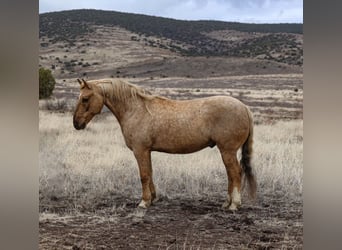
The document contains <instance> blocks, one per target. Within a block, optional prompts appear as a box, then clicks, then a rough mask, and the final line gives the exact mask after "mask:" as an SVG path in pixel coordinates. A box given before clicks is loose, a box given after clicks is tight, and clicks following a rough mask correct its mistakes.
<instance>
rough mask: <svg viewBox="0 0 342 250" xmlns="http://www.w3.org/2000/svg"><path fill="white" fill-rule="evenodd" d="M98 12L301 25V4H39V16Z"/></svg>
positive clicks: (269, 0)
mask: <svg viewBox="0 0 342 250" xmlns="http://www.w3.org/2000/svg"><path fill="white" fill-rule="evenodd" d="M71 9H101V10H114V11H120V12H128V13H138V14H146V15H153V16H161V17H169V18H175V19H182V20H220V21H233V22H243V23H303V0H77V1H72V0H39V13H45V12H52V11H61V10H71Z"/></svg>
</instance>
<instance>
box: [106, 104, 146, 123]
mask: <svg viewBox="0 0 342 250" xmlns="http://www.w3.org/2000/svg"><path fill="white" fill-rule="evenodd" d="M104 104H105V105H106V107H107V108H108V109H109V110H110V111H111V112H112V113H113V114H114V116H115V117H116V119H117V120H118V121H119V123H120V124H121V123H122V122H123V121H124V120H125V119H127V117H130V116H132V114H133V113H135V112H142V109H141V107H143V100H142V99H141V98H136V99H134V100H133V99H132V97H129V98H127V99H126V100H115V99H113V98H108V97H107V98H105V102H104Z"/></svg>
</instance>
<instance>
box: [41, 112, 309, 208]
mask: <svg viewBox="0 0 342 250" xmlns="http://www.w3.org/2000/svg"><path fill="white" fill-rule="evenodd" d="M39 119H40V121H39V126H40V127H39V130H40V150H39V163H40V194H41V196H42V197H44V199H43V200H44V201H45V200H46V199H47V200H48V199H51V198H52V199H61V198H67V199H68V200H70V201H72V203H73V205H74V207H73V208H75V209H77V208H78V207H84V206H88V205H89V204H88V205H86V203H92V199H99V197H105V196H106V195H108V193H119V194H121V195H123V196H125V197H127V199H132V200H134V201H138V200H139V198H140V193H141V187H140V179H139V174H138V168H137V164H136V162H135V158H134V156H133V153H132V152H131V151H130V150H129V149H128V148H127V147H126V146H125V143H124V140H123V137H122V135H121V131H120V128H119V126H118V123H117V122H116V120H115V118H114V116H112V115H111V114H101V115H100V116H99V117H96V118H95V120H94V121H92V122H91V123H90V124H89V127H88V128H87V129H86V130H85V131H76V130H75V129H74V128H73V126H72V115H71V113H51V112H47V111H40V118H39ZM302 126H303V124H302V121H297V120H296V121H287V122H281V121H279V122H277V123H275V124H273V125H258V126H256V128H255V139H254V140H255V143H254V158H253V166H254V168H255V172H256V174H257V179H258V183H259V189H258V194H259V195H262V194H263V193H267V192H281V193H283V194H284V195H290V196H298V197H300V196H301V193H302V174H303V168H302V166H303V162H302V161H303V148H302V147H303V133H302ZM152 160H153V167H154V180H155V183H156V186H157V191H158V193H159V194H160V195H162V196H166V197H170V198H172V197H177V196H185V197H187V198H198V197H212V196H214V197H215V196H222V197H225V195H226V186H227V177H226V173H225V168H224V165H223V163H222V160H221V157H220V154H219V152H218V150H217V148H216V147H215V148H213V149H211V148H208V149H204V150H202V151H199V152H197V153H193V154H188V155H170V154H164V153H157V152H153V153H152ZM53 197H54V198H53ZM41 205H43V204H41Z"/></svg>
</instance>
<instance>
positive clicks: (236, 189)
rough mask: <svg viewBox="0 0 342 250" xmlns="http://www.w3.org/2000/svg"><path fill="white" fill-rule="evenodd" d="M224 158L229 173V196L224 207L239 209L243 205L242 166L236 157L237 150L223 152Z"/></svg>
mask: <svg viewBox="0 0 342 250" xmlns="http://www.w3.org/2000/svg"><path fill="white" fill-rule="evenodd" d="M221 155H222V159H223V162H224V165H225V167H226V171H227V175H228V197H227V201H226V202H225V203H224V204H223V207H228V209H229V210H237V209H238V207H240V206H241V193H240V191H241V173H242V171H241V167H240V165H239V163H238V160H237V158H236V152H235V153H232V152H222V151H221Z"/></svg>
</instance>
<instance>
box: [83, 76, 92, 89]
mask: <svg viewBox="0 0 342 250" xmlns="http://www.w3.org/2000/svg"><path fill="white" fill-rule="evenodd" d="M82 82H83V84H84V87H86V88H87V89H91V87H90V86H89V84H88V83H87V82H86V81H85V80H84V79H83V78H82Z"/></svg>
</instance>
